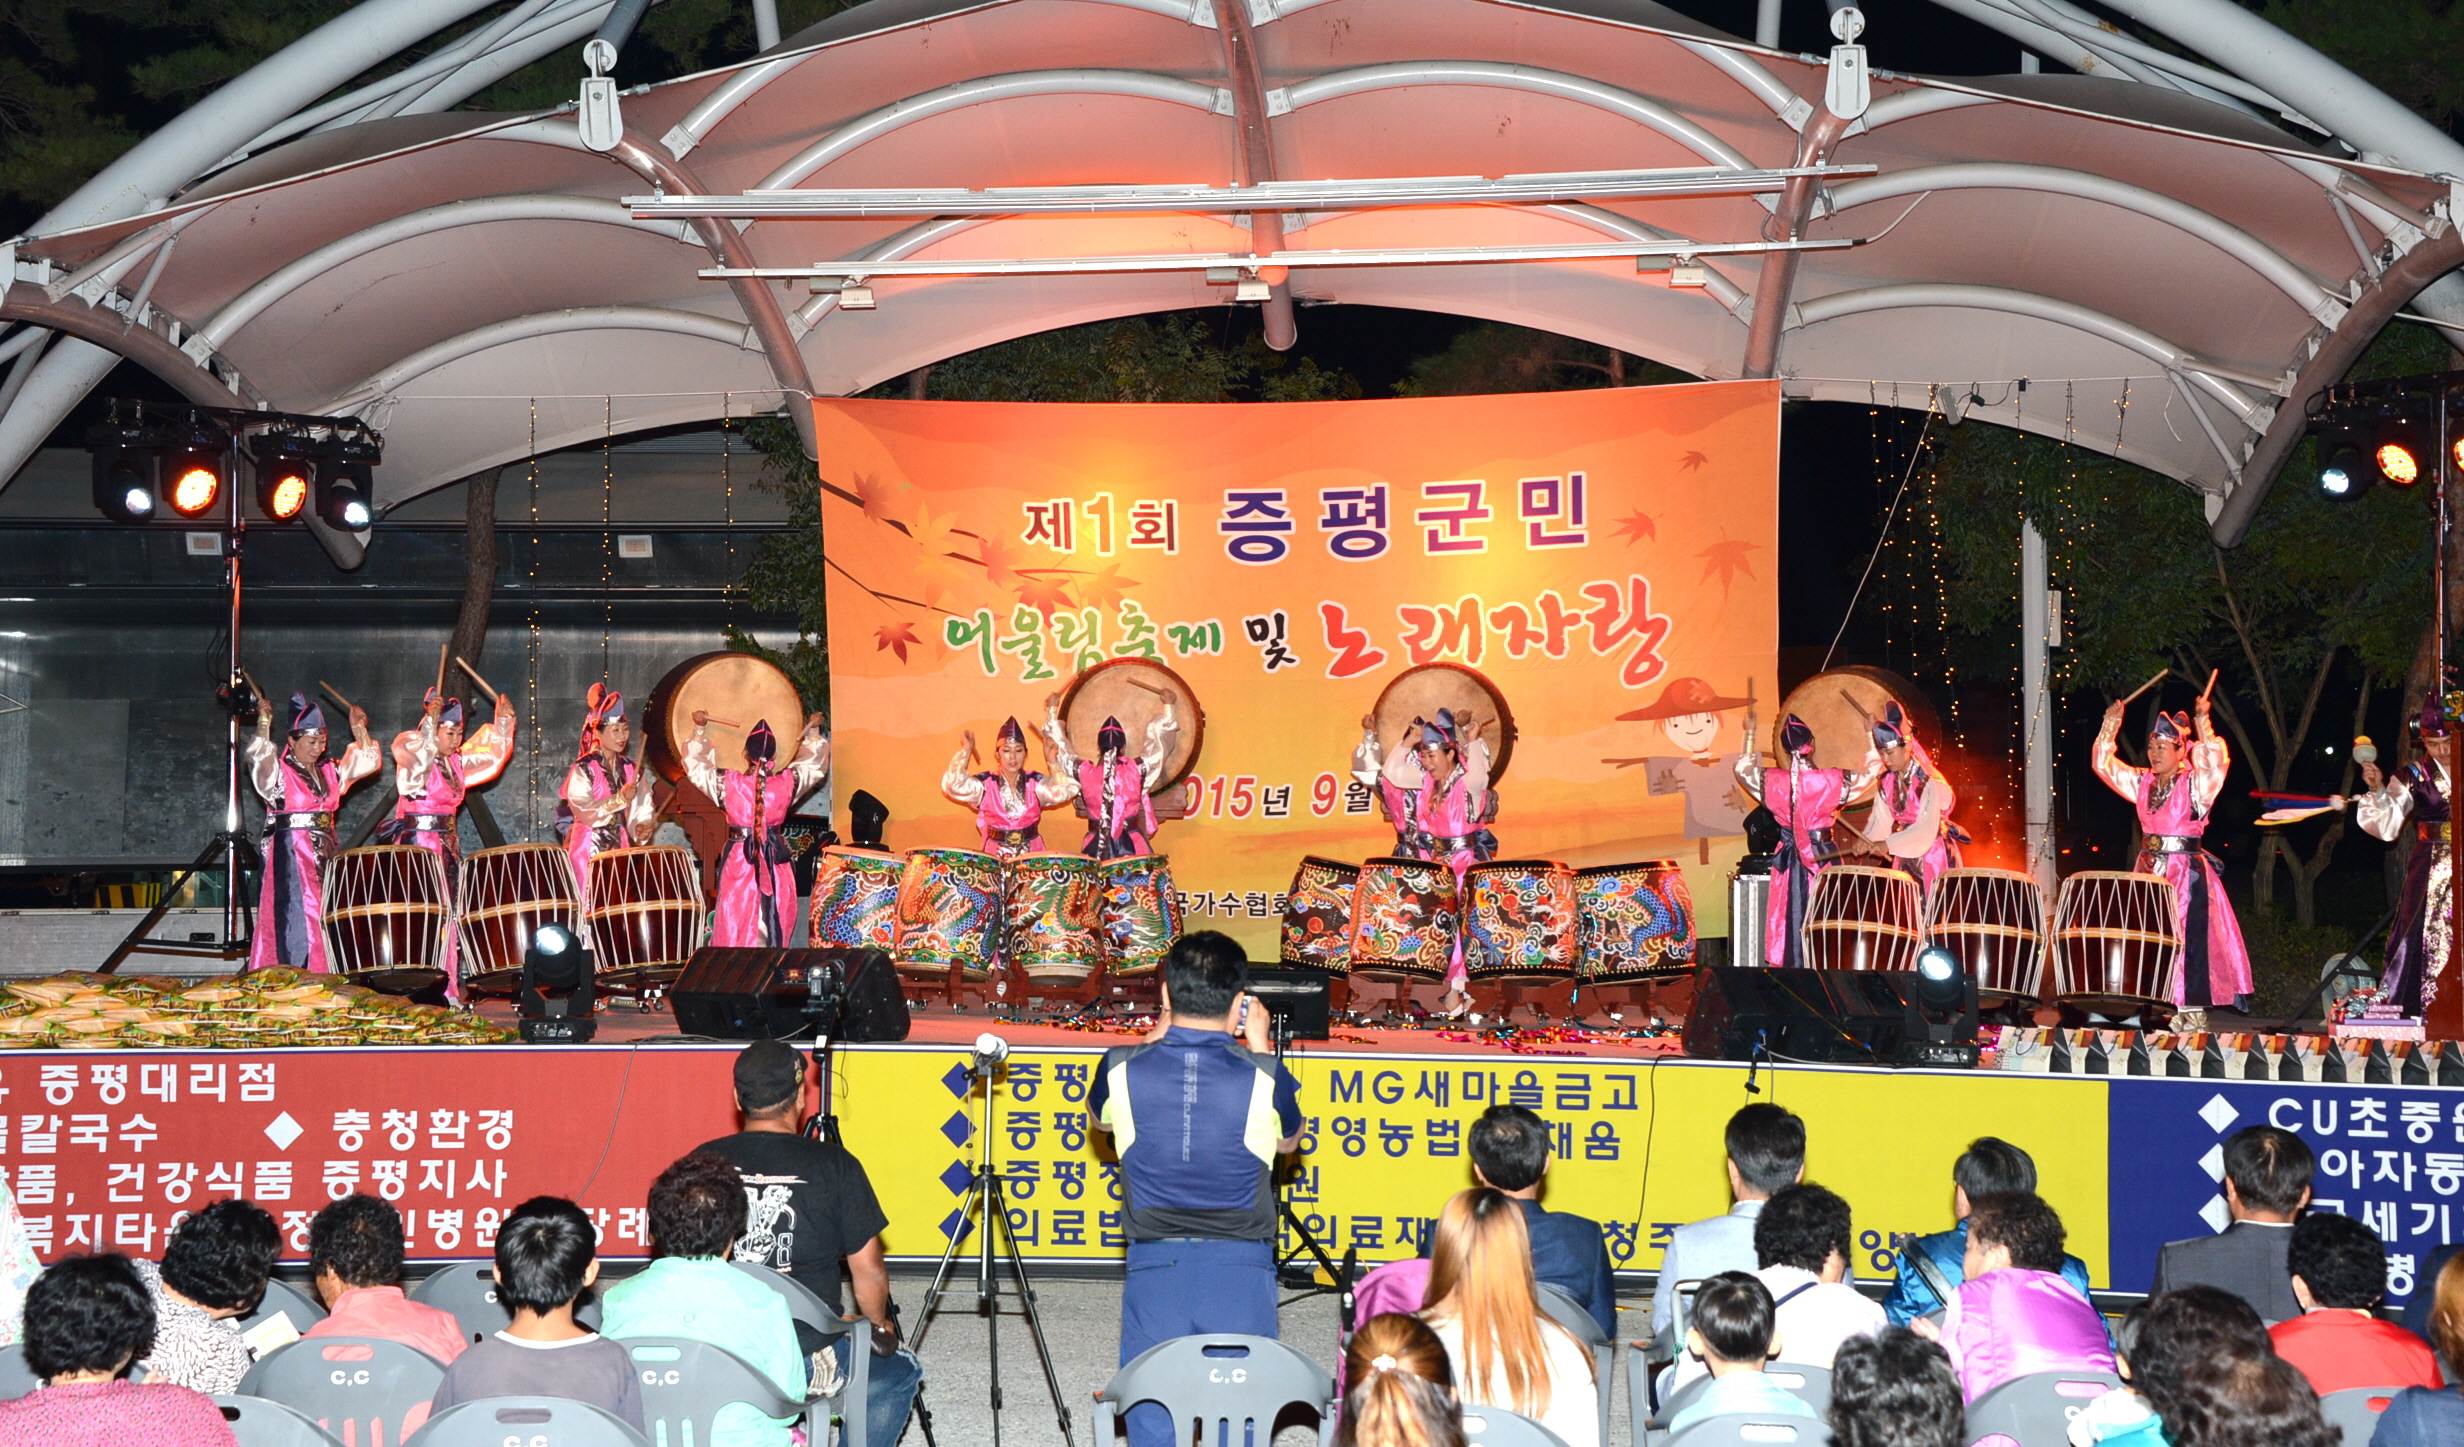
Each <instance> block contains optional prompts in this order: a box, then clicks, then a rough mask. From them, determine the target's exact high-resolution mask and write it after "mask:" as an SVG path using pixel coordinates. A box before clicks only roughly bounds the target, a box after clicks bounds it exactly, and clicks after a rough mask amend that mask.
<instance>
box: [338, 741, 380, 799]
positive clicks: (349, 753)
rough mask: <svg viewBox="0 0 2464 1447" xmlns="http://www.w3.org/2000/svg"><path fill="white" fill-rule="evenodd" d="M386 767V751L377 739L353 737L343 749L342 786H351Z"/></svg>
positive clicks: (346, 787)
mask: <svg viewBox="0 0 2464 1447" xmlns="http://www.w3.org/2000/svg"><path fill="white" fill-rule="evenodd" d="M384 767H385V751H384V750H383V749H381V748H379V747H378V746H377V742H376V740H375V739H353V740H351V746H350V747H349V748H347V749H344V750H343V751H342V787H343V788H345V789H348V788H350V787H351V786H352V785H353V784H356V783H358V782H359V781H360V780H362V779H365V778H369V777H371V776H373V775H374V774H375V773H376V772H377V771H378V770H380V769H382V768H384Z"/></svg>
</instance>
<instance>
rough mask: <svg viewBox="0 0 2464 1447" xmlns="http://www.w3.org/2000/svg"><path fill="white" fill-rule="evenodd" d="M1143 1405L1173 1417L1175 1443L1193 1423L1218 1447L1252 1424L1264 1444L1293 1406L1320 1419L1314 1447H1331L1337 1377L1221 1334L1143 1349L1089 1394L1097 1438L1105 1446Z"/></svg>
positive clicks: (1260, 1340) (1283, 1349) (1286, 1350)
mask: <svg viewBox="0 0 2464 1447" xmlns="http://www.w3.org/2000/svg"><path fill="white" fill-rule="evenodd" d="M1142 1402H1153V1403H1154V1404H1156V1405H1157V1406H1159V1407H1162V1408H1163V1409H1164V1410H1165V1411H1168V1412H1170V1413H1171V1414H1172V1424H1173V1439H1172V1440H1173V1441H1175V1442H1185V1441H1187V1440H1188V1439H1189V1427H1190V1424H1191V1423H1193V1422H1194V1423H1196V1424H1197V1425H1198V1438H1199V1440H1200V1441H1201V1442H1204V1443H1209V1444H1216V1447H1224V1444H1229V1447H1239V1444H1240V1443H1241V1442H1242V1441H1244V1440H1245V1438H1246V1434H1247V1431H1248V1428H1249V1424H1252V1423H1254V1424H1255V1432H1256V1440H1257V1441H1258V1442H1260V1443H1263V1442H1265V1441H1266V1439H1267V1438H1268V1437H1269V1436H1270V1435H1272V1434H1273V1432H1274V1428H1275V1419H1276V1418H1277V1417H1278V1416H1280V1415H1282V1412H1283V1409H1284V1408H1286V1407H1290V1406H1295V1405H1297V1406H1303V1407H1307V1408H1308V1409H1309V1410H1310V1411H1312V1412H1315V1413H1317V1414H1318V1447H1328V1444H1330V1443H1332V1442H1333V1441H1334V1433H1335V1379H1334V1378H1332V1377H1330V1376H1328V1375H1327V1374H1326V1372H1325V1370H1324V1369H1323V1368H1321V1367H1319V1366H1318V1364H1317V1363H1316V1362H1313V1361H1311V1360H1309V1359H1308V1358H1307V1357H1305V1356H1302V1355H1301V1354H1300V1353H1299V1352H1296V1351H1294V1350H1292V1349H1291V1348H1290V1347H1288V1346H1285V1345H1284V1344H1283V1343H1282V1342H1279V1341H1277V1340H1275V1339H1274V1338H1273V1337H1265V1336H1240V1335H1237V1334H1234V1333H1229V1332H1226V1333H1220V1334H1214V1335H1205V1336H1185V1337H1178V1338H1175V1339H1174V1340H1172V1341H1168V1342H1164V1343H1162V1344H1161V1345H1159V1346H1152V1347H1148V1348H1147V1349H1146V1350H1145V1351H1142V1352H1140V1353H1139V1354H1138V1355H1137V1357H1136V1358H1134V1359H1133V1360H1132V1361H1131V1362H1130V1363H1129V1365H1127V1366H1125V1367H1123V1368H1121V1369H1120V1370H1119V1371H1117V1372H1115V1373H1113V1375H1112V1380H1111V1381H1109V1382H1106V1383H1105V1384H1104V1388H1103V1390H1102V1391H1100V1392H1097V1393H1096V1394H1095V1440H1096V1441H1097V1442H1098V1443H1109V1442H1111V1441H1112V1439H1113V1437H1114V1435H1115V1425H1116V1424H1117V1423H1119V1422H1121V1421H1122V1420H1123V1419H1124V1418H1125V1417H1127V1416H1128V1414H1129V1409H1130V1408H1132V1407H1135V1406H1137V1405H1139V1404H1140V1403H1142ZM1210 1429H1212V1432H1210Z"/></svg>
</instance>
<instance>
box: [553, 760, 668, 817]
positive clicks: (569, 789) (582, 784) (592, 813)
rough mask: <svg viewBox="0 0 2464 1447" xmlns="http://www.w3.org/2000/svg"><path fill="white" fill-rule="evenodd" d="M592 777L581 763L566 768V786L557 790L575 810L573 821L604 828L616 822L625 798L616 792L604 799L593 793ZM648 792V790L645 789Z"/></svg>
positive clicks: (567, 805) (559, 795)
mask: <svg viewBox="0 0 2464 1447" xmlns="http://www.w3.org/2000/svg"><path fill="white" fill-rule="evenodd" d="M591 789H592V784H591V778H590V775H589V774H588V773H587V772H585V771H584V770H583V768H582V766H581V765H580V764H578V763H577V764H575V765H574V766H573V767H571V768H569V769H567V770H565V782H564V787H563V788H561V789H559V790H558V791H557V793H558V797H560V798H562V799H563V800H564V801H565V807H566V808H568V809H571V810H572V811H573V822H574V824H575V825H576V826H578V827H580V828H583V829H604V828H606V827H607V826H608V825H610V824H613V823H615V822H616V816H617V814H618V813H619V812H620V811H622V809H623V808H624V800H623V799H622V798H620V797H619V796H617V795H615V794H610V795H608V796H607V797H606V798H604V799H599V798H593V797H592V795H591ZM645 792H646V791H645Z"/></svg>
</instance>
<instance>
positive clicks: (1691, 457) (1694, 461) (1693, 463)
mask: <svg viewBox="0 0 2464 1447" xmlns="http://www.w3.org/2000/svg"><path fill="white" fill-rule="evenodd" d="M1710 460H1711V459H1710V458H1708V457H1705V456H1703V455H1702V454H1701V453H1699V452H1688V453H1685V454H1683V455H1682V456H1680V457H1679V458H1678V459H1677V466H1678V467H1679V468H1680V469H1681V470H1683V471H1686V472H1700V471H1702V470H1703V464H1704V463H1707V462H1709V461H1710Z"/></svg>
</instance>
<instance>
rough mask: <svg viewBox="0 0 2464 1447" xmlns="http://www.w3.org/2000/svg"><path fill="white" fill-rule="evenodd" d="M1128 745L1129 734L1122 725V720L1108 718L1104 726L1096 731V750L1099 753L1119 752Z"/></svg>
mask: <svg viewBox="0 0 2464 1447" xmlns="http://www.w3.org/2000/svg"><path fill="white" fill-rule="evenodd" d="M1127 747H1129V734H1128V732H1127V731H1126V730H1124V729H1123V728H1122V727H1121V721H1120V720H1119V719H1117V718H1106V719H1105V720H1104V726H1103V727H1102V728H1099V729H1097V730H1096V731H1095V751H1096V752H1097V753H1099V754H1117V753H1119V752H1121V751H1122V750H1123V749H1125V748H1127Z"/></svg>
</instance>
